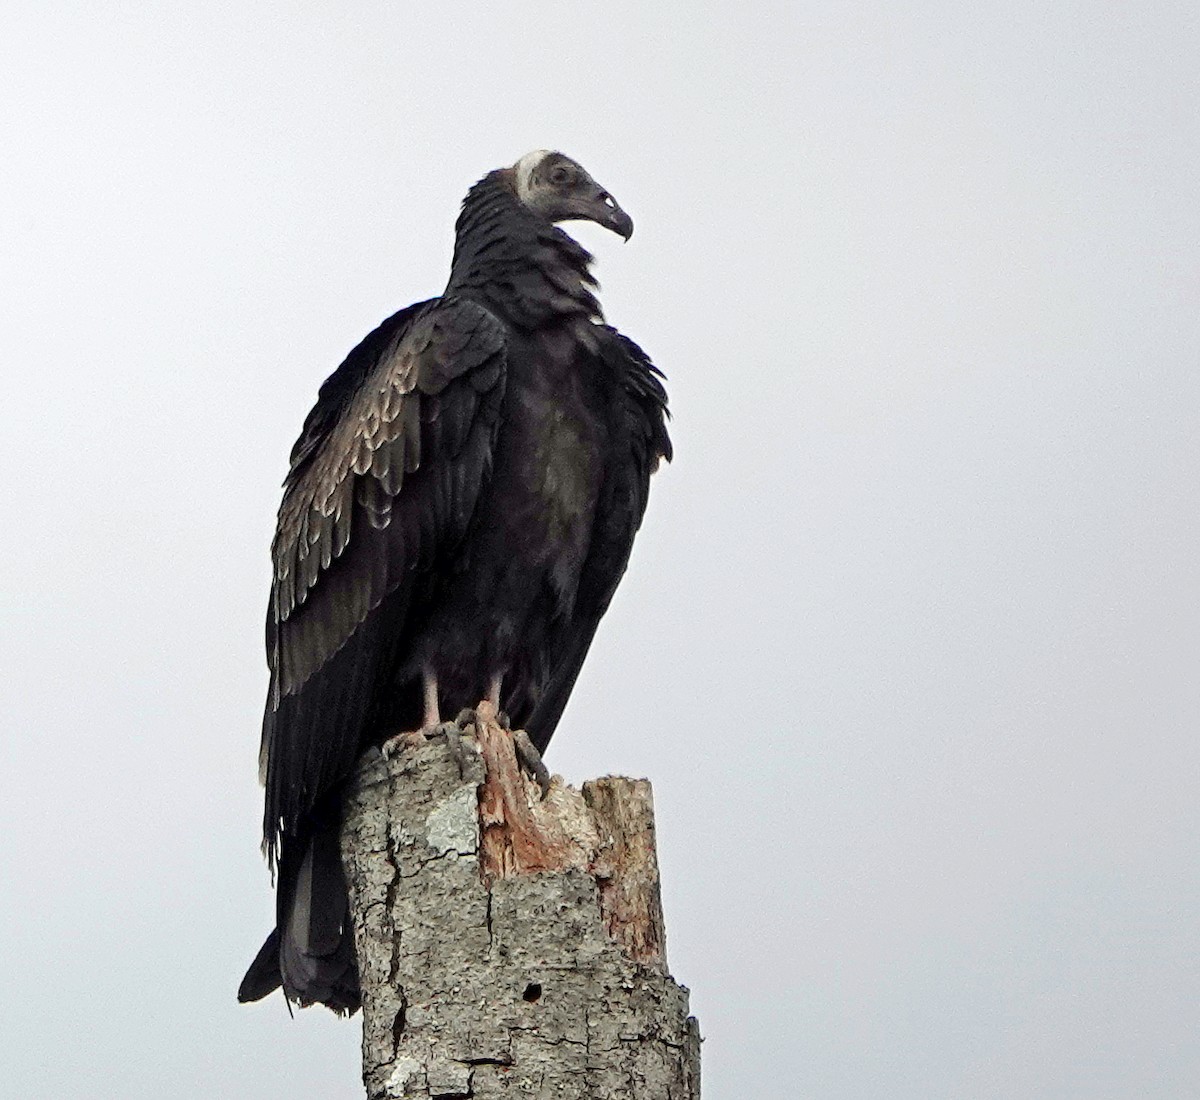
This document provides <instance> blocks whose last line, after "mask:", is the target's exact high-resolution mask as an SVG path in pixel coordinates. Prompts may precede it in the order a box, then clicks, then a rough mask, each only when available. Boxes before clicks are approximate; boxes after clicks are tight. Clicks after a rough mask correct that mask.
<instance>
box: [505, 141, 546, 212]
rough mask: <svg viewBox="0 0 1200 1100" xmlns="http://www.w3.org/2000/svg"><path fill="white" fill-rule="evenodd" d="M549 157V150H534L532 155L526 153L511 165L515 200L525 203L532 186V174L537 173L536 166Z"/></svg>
mask: <svg viewBox="0 0 1200 1100" xmlns="http://www.w3.org/2000/svg"><path fill="white" fill-rule="evenodd" d="M549 155H550V150H549V149H534V151H533V152H532V153H526V154H525V155H524V156H523V157H522V158H521V159H520V160H519V161H517V163H516V164H514V165H513V176H514V177H515V179H516V184H517V198H519V199H520V200H521V201H522V202H526V201H527V200H528V199H529V189H530V187H531V185H532V184H533V173H534V172H536V171H537V166H538V165H539V164H541V163H542V161H544V160H545V159H546V158H547V157H548V156H549Z"/></svg>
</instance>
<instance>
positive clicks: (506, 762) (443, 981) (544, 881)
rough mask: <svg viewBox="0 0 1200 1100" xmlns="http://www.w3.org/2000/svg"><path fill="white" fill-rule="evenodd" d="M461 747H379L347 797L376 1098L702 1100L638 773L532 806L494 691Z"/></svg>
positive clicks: (366, 1055)
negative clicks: (383, 754) (669, 957)
mask: <svg viewBox="0 0 1200 1100" xmlns="http://www.w3.org/2000/svg"><path fill="white" fill-rule="evenodd" d="M466 745H467V750H468V751H467V753H466V757H467V759H466V762H465V764H464V765H463V768H462V771H460V767H459V764H458V763H457V762H456V761H455V759H454V757H453V755H452V754H451V752H450V751H449V749H448V747H447V745H446V743H445V741H444V740H432V741H428V742H426V743H424V744H420V745H418V746H417V747H415V748H411V749H405V750H403V751H401V752H399V753H397V754H396V755H394V756H393V757H392V758H391V759H390V760H389V761H386V762H385V761H383V760H382V759H380V760H379V761H377V762H373V763H371V764H370V765H368V766H367V767H366V769H365V770H364V772H363V774H362V777H361V782H360V783H359V785H358V787H357V789H356V791H355V793H354V794H353V795H352V796H351V797H350V798H349V799H348V802H347V810H346V819H345V826H344V830H343V836H342V856H343V862H344V865H345V869H346V878H347V881H348V883H349V886H350V897H351V907H352V911H353V917H354V940H355V948H356V950H357V952H358V962H359V970H360V975H361V980H362V989H363V1080H364V1083H365V1084H366V1087H367V1095H368V1097H369V1098H370V1100H384V1098H394V1097H404V1098H410V1097H411V1098H419V1100H452V1098H455V1097H478V1098H480V1100H485V1098H489V1097H518V1096H519V1097H522V1098H524V1100H529V1098H538V1100H540V1098H545V1100H551V1098H553V1100H573V1098H580V1100H583V1098H588V1100H698V1098H699V1096H700V1035H699V1028H698V1025H697V1023H696V1020H695V1019H694V1018H692V1017H690V1016H689V1015H688V996H687V990H686V989H684V988H682V987H681V986H678V985H676V984H675V982H674V981H672V980H671V977H670V976H669V975H668V974H667V970H666V949H665V936H664V931H663V922H662V908H661V904H660V901H659V885H658V867H657V862H656V856H655V848H654V819H653V805H652V801H651V793H650V785H649V783H647V782H646V781H645V780H631V779H623V778H606V779H600V780H594V781H592V782H589V783H585V784H584V787H583V790H582V791H577V790H575V789H573V788H570V787H564V786H562V785H561V783H559V782H558V781H557V780H556V781H555V783H554V785H553V787H552V788H551V790H550V793H549V795H548V796H547V798H546V799H545V800H544V801H542V800H540V797H539V795H540V792H539V791H538V789H537V787H536V786H534V785H533V784H531V783H530V782H529V781H528V780H527V779H526V778H525V776H524V775H523V774H522V773H521V772H520V771H519V770H518V768H517V764H516V760H515V757H514V754H513V748H512V738H511V735H509V734H507V733H505V732H504V731H503V730H501V729H500V727H499V726H498V725H496V724H495V721H494V712H493V711H491V709H490V708H489V707H488V706H487V705H486V704H484V705H482V706H481V708H480V719H479V721H478V722H477V723H476V730H475V737H474V739H473V740H470V741H468V742H467V743H466ZM476 749H477V750H478V751H476ZM464 773H465V774H464Z"/></svg>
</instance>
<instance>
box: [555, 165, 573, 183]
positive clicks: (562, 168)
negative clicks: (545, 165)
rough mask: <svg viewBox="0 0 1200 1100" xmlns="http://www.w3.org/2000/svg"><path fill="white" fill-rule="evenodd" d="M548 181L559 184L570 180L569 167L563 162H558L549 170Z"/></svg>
mask: <svg viewBox="0 0 1200 1100" xmlns="http://www.w3.org/2000/svg"><path fill="white" fill-rule="evenodd" d="M550 182H551V183H553V184H557V185H559V186H561V185H562V184H564V183H570V182H571V169H570V168H568V167H567V166H566V165H565V164H560V165H559V166H558V167H557V168H553V169H551V171H550Z"/></svg>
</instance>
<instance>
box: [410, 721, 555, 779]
mask: <svg viewBox="0 0 1200 1100" xmlns="http://www.w3.org/2000/svg"><path fill="white" fill-rule="evenodd" d="M478 721H479V714H478V712H477V711H476V710H475V709H474V708H473V707H466V708H465V709H463V710H460V711H459V712H458V717H457V718H455V719H454V721H453V722H443V723H442V724H441V725H440V726H438V727H437V732H439V733H441V732H444V733H445V736H446V743H447V745H449V747H450V752H451V755H453V756H454V759H455V760H456V761H457V762H458V770H459V774H460V775H462V776H463V778H464V779H465V778H466V772H465V766H466V760H467V757H466V753H467V751H468V750H467V748H466V745H465V744H464V740H463V734H468V735H469V733H468V731H470V730H471V729H472V727H474V726H475V724H476V722H478ZM496 724H497V725H498V726H499V727H500V728H501V729H502V730H504V731H505V732H506V733H508V734H510V735H511V736H512V739H513V748H514V749H515V750H516V754H517V763H518V764H519V765H520V766H521V770H522V771H523V772H525V774H526V775H528V776H529V778H530V779H532V780H533V781H534V782H535V783H536V784H537V785H538V789H539V790H540V791H541V792H542V798H545V797H546V795H548V794H549V793H550V771H549V769H548V768H547V767H546V765H545V764H544V763H543V761H542V754H541V753H540V752H538V751H537V748H536V747H535V746H534V743H533V742H532V741H531V740H530V739H529V734H528V733H526V732H525V731H524V730H514V729H513V728H512V722H511V720H510V719H509V717H508V715H507V713H505V712H504V711H502V710H501V711H497V712H496ZM431 736H432V734H431Z"/></svg>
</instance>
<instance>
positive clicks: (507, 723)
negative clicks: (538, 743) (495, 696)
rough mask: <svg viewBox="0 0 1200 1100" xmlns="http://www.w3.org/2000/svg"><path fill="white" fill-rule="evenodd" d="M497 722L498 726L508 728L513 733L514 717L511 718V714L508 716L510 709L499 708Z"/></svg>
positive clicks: (503, 728)
mask: <svg viewBox="0 0 1200 1100" xmlns="http://www.w3.org/2000/svg"><path fill="white" fill-rule="evenodd" d="M496 724H497V725H498V726H499V727H500V728H501V729H502V730H507V731H508V732H509V733H512V731H513V728H512V719H511V718H509V716H508V711H506V710H498V711H496ZM535 751H536V750H535Z"/></svg>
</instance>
